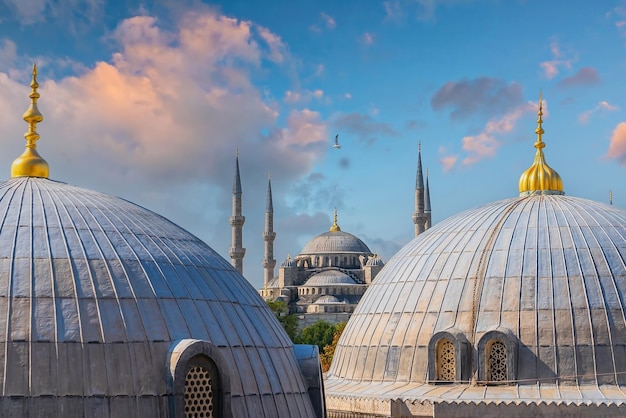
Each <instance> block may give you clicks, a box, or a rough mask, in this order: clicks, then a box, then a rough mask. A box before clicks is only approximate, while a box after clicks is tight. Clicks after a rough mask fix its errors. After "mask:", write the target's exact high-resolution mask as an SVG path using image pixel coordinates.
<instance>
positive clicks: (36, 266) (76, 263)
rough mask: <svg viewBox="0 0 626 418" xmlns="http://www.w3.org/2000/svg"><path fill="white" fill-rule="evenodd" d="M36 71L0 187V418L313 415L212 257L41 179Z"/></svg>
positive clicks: (120, 210)
mask: <svg viewBox="0 0 626 418" xmlns="http://www.w3.org/2000/svg"><path fill="white" fill-rule="evenodd" d="M35 76H36V70H34V71H33V83H32V84H31V87H32V88H33V93H31V96H30V97H31V99H32V102H31V108H30V109H29V111H27V113H26V114H25V115H24V119H25V120H26V121H27V122H28V123H29V132H28V133H27V134H26V135H25V136H26V138H27V141H29V142H28V147H29V148H28V149H27V151H26V152H25V153H24V154H23V155H22V157H20V159H18V160H16V162H15V163H14V165H13V167H12V173H13V178H11V179H9V180H6V181H4V182H1V183H0V323H2V324H3V326H2V329H3V332H2V341H1V343H0V346H1V349H0V352H1V353H2V361H0V378H1V379H0V381H1V382H2V386H1V390H2V393H1V396H0V405H1V407H0V408H1V410H2V411H3V412H2V413H1V415H2V416H21V417H29V416H30V417H35V416H63V417H91V416H102V417H109V416H110V417H132V416H137V417H192V416H193V417H200V416H205V417H214V416H237V417H239V416H241V417H243V416H267V417H275V416H283V417H292V416H302V417H313V416H317V414H316V411H315V409H314V406H313V404H312V402H311V398H310V395H309V392H310V391H311V390H313V391H315V388H314V387H309V386H307V383H305V381H304V379H303V374H302V372H301V370H300V366H299V357H298V358H297V357H296V354H295V352H294V346H293V345H292V343H291V341H290V340H289V338H288V336H287V335H286V334H285V332H284V331H283V329H282V327H281V326H280V324H279V323H278V322H277V321H276V319H275V317H274V316H273V314H272V312H271V311H270V310H269V309H268V307H267V306H266V304H265V303H264V302H263V301H262V300H261V298H259V297H258V295H257V294H256V291H255V290H254V289H253V288H252V287H251V286H250V285H249V284H248V283H247V281H246V280H245V279H244V278H243V277H242V276H241V275H240V274H239V273H237V272H236V271H235V269H234V268H233V267H232V266H230V265H229V264H228V263H227V262H226V261H225V260H224V259H223V258H222V257H220V256H219V255H218V254H217V253H216V252H215V251H213V250H212V249H211V248H210V247H209V246H208V245H206V244H205V243H203V242H202V241H201V240H199V239H198V238H196V237H195V236H193V235H192V234H190V233H189V232H187V231H185V230H183V229H182V228H180V227H178V226H176V225H175V224H173V223H172V222H170V221H168V220H167V219H165V218H164V217H162V216H159V215H157V214H155V213H153V212H151V211H149V210H147V209H144V208H142V207H140V206H137V205H135V204H133V203H130V202H128V201H126V200H123V199H120V198H116V197H112V196H108V195H105V194H101V193H98V192H94V191H90V190H85V189H82V188H78V187H74V186H71V185H68V184H65V183H62V182H58V181H53V180H49V179H48V178H47V176H48V171H47V170H48V165H47V163H46V164H45V167H44V164H43V163H42V161H43V162H44V163H45V160H43V159H42V158H41V157H40V156H39V154H36V149H35V143H36V140H37V139H38V138H39V135H38V134H37V133H36V129H35V128H36V124H37V123H38V122H41V120H42V117H41V114H39V111H38V110H37V99H38V98H39V94H38V93H37V91H36V89H37V87H38V85H37V83H36V77H35ZM32 115H35V117H34V116H32ZM36 115H39V116H38V117H36ZM33 151H34V152H33ZM35 154H36V155H35ZM44 168H45V169H44Z"/></svg>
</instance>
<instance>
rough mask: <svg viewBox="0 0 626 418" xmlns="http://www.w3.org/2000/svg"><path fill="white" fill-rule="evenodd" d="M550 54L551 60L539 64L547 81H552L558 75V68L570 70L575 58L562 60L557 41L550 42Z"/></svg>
mask: <svg viewBox="0 0 626 418" xmlns="http://www.w3.org/2000/svg"><path fill="white" fill-rule="evenodd" d="M550 52H551V54H552V59H551V60H548V61H544V62H541V63H540V64H539V66H540V67H541V68H542V69H543V75H544V77H546V78H547V79H548V80H550V79H553V78H554V77H556V76H557V75H558V74H559V70H560V68H565V69H568V70H569V69H571V68H572V63H573V62H575V61H576V58H575V57H574V58H569V59H564V58H563V52H562V51H561V45H560V44H559V43H558V42H557V41H554V40H553V41H552V42H550Z"/></svg>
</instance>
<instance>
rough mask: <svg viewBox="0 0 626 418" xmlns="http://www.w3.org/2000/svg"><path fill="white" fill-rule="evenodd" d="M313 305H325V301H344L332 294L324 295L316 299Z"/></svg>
mask: <svg viewBox="0 0 626 418" xmlns="http://www.w3.org/2000/svg"><path fill="white" fill-rule="evenodd" d="M314 303H315V305H325V304H327V303H345V302H342V301H340V300H339V299H338V298H337V297H336V296H333V295H324V296H322V297H321V298H319V299H318V300H316V301H315V302H314Z"/></svg>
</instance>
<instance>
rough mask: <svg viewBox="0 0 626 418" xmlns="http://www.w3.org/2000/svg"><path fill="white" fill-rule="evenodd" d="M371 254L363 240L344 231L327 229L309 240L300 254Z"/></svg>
mask: <svg viewBox="0 0 626 418" xmlns="http://www.w3.org/2000/svg"><path fill="white" fill-rule="evenodd" d="M335 253H338V254H349V253H357V254H368V255H370V254H372V252H371V251H370V249H369V248H368V247H367V245H365V243H364V242H363V241H361V240H360V239H359V238H357V237H355V236H354V235H352V234H349V233H347V232H344V231H328V232H325V233H323V234H320V235H318V236H316V237H315V238H313V239H312V240H311V241H309V242H308V243H307V244H306V245H305V246H304V248H303V249H302V251H301V252H300V256H304V255H316V254H335Z"/></svg>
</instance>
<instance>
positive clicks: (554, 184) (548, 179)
mask: <svg viewBox="0 0 626 418" xmlns="http://www.w3.org/2000/svg"><path fill="white" fill-rule="evenodd" d="M537 115H538V118H537V129H535V133H536V134H537V142H535V148H536V149H537V152H536V153H535V160H534V161H533V164H532V165H531V166H530V167H529V168H528V169H527V170H526V171H524V173H522V176H521V177H520V179H519V192H520V196H528V195H533V194H558V195H562V194H565V193H563V181H562V180H561V176H560V175H559V173H557V172H556V171H555V170H554V169H552V168H551V167H550V166H549V165H548V164H547V163H546V160H545V157H544V155H543V148H545V146H546V144H545V143H544V142H543V138H542V135H543V134H544V130H543V126H542V124H543V119H542V116H543V99H542V96H541V92H539V111H538V112H537Z"/></svg>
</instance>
